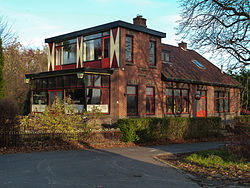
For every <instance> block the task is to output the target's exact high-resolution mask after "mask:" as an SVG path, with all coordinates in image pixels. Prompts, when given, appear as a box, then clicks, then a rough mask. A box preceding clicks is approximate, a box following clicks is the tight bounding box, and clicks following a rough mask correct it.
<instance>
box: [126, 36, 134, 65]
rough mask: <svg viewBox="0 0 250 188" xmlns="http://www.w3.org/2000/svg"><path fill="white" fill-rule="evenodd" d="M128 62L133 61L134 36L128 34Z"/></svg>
mask: <svg viewBox="0 0 250 188" xmlns="http://www.w3.org/2000/svg"><path fill="white" fill-rule="evenodd" d="M126 62H129V63H132V62H133V37H132V36H129V35H127V36H126Z"/></svg>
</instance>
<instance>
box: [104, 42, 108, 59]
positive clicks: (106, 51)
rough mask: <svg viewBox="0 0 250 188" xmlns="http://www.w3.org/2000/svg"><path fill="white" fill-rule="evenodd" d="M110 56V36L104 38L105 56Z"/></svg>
mask: <svg viewBox="0 0 250 188" xmlns="http://www.w3.org/2000/svg"><path fill="white" fill-rule="evenodd" d="M108 57H109V38H106V39H104V58H108Z"/></svg>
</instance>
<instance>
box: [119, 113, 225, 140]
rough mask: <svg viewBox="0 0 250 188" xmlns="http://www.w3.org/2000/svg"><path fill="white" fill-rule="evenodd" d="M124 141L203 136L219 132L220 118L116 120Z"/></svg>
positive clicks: (214, 134)
mask: <svg viewBox="0 0 250 188" xmlns="http://www.w3.org/2000/svg"><path fill="white" fill-rule="evenodd" d="M117 125H118V127H119V128H120V130H121V132H122V134H123V136H122V139H121V140H122V141H124V142H134V141H135V142H139V143H143V142H150V141H162V140H183V139H186V138H204V137H209V136H218V135H219V134H220V128H221V119H220V118H218V117H209V118H183V117H170V118H133V119H119V120H118V122H117Z"/></svg>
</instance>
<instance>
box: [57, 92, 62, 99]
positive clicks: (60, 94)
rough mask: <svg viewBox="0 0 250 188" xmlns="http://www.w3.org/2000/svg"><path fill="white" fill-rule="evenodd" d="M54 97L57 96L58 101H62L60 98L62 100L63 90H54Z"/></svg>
mask: <svg viewBox="0 0 250 188" xmlns="http://www.w3.org/2000/svg"><path fill="white" fill-rule="evenodd" d="M56 97H57V98H58V99H59V100H60V101H62V100H63V91H57V92H56Z"/></svg>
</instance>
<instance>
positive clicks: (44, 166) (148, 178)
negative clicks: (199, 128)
mask: <svg viewBox="0 0 250 188" xmlns="http://www.w3.org/2000/svg"><path fill="white" fill-rule="evenodd" d="M220 145H222V143H196V144H176V145H167V146H152V147H130V148H113V149H102V150H94V149H93V150H80V151H58V152H57V151H56V152H35V153H26V154H7V155H0V188H12V187H13V188H40V187H41V188H43V187H44V188H49V187H51V188H54V187H56V188H57V187H58V188H64V187H65V188H68V187H70V188H71V187H76V188H78V187H83V188H165V187H173V188H178V187H185V188H188V187H192V188H195V187H199V185H198V184H196V183H195V182H194V181H192V180H191V179H189V178H188V177H187V176H185V175H183V174H182V173H180V172H178V171H177V170H175V169H174V168H172V167H169V166H167V165H165V164H163V163H161V162H159V161H156V160H154V159H153V157H152V156H154V155H157V154H162V153H169V152H171V153H179V152H188V151H196V150H202V149H208V148H216V147H218V146H220Z"/></svg>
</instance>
